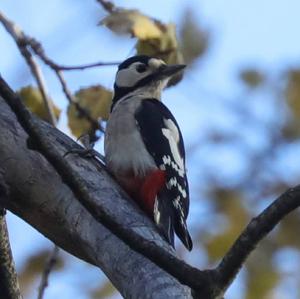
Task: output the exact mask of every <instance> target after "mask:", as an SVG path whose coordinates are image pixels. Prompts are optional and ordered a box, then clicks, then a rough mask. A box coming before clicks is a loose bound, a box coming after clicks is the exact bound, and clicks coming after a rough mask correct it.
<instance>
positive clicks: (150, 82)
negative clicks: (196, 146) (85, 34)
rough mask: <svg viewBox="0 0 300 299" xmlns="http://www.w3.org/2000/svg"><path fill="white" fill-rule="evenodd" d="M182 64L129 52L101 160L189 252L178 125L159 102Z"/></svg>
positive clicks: (119, 77)
mask: <svg viewBox="0 0 300 299" xmlns="http://www.w3.org/2000/svg"><path fill="white" fill-rule="evenodd" d="M184 67H185V66H184V65H166V64H165V63H164V62H163V61H162V60H160V59H156V58H151V57H148V56H134V57H131V58H129V59H127V60H125V61H124V62H123V63H121V64H120V65H119V68H118V72H117V74H116V80H115V85H114V97H113V101H112V106H111V113H110V117H109V120H108V122H107V126H106V134H105V143H104V150H105V161H106V165H107V167H108V169H109V170H110V172H111V173H112V174H113V175H114V177H115V178H116V180H117V181H118V182H119V184H120V185H121V186H122V187H123V188H124V189H125V191H127V193H128V194H129V195H130V196H131V197H132V198H133V199H134V200H135V201H136V202H137V203H138V204H139V205H140V207H141V208H142V209H143V210H144V211H145V212H146V213H147V214H148V215H149V216H150V217H151V219H153V220H154V222H155V223H156V224H157V226H158V227H159V230H160V231H161V232H162V234H163V235H164V236H165V237H166V239H167V240H168V242H169V243H170V244H171V245H172V246H173V247H174V231H175V232H176V234H177V235H178V237H179V238H180V239H181V241H182V242H183V244H184V245H185V247H186V248H187V249H188V250H191V249H192V246H193V243H192V239H191V237H190V235H189V232H188V229H187V225H186V218H187V215H188V212H189V188H188V182H187V177H186V169H185V151H184V144H183V139H182V135H181V132H180V129H179V127H178V124H177V122H176V120H175V118H174V116H173V115H172V113H171V112H170V111H169V109H168V108H167V107H166V106H165V105H164V104H163V103H162V102H161V101H160V97H161V91H162V89H163V88H164V87H165V86H166V85H167V83H168V80H169V79H170V78H171V77H172V76H173V75H174V74H176V73H178V72H179V71H181V70H182V69H183V68H184Z"/></svg>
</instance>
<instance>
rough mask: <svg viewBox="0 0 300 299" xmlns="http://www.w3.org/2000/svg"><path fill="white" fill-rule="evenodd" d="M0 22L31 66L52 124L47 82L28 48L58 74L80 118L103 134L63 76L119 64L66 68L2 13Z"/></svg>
mask: <svg viewBox="0 0 300 299" xmlns="http://www.w3.org/2000/svg"><path fill="white" fill-rule="evenodd" d="M0 22H2V24H3V25H4V27H5V28H6V30H7V31H8V32H9V33H10V35H11V36H12V37H13V39H14V40H15V42H16V43H17V45H18V47H19V49H20V51H21V53H22V55H23V56H24V58H25V59H26V61H27V63H28V65H29V66H30V69H31V71H32V73H33V75H34V77H35V79H36V81H37V84H38V87H39V89H40V91H41V93H42V95H43V99H44V102H45V107H46V109H47V111H48V113H49V119H50V120H51V123H52V124H54V125H55V124H56V119H55V115H54V110H53V106H52V102H51V101H50V100H48V97H47V92H46V90H47V89H46V85H45V80H44V78H43V75H42V72H41V70H40V68H39V66H38V64H37V63H36V62H35V60H34V57H32V54H31V52H30V51H29V50H28V47H30V49H31V50H32V51H33V52H34V53H35V54H36V55H37V56H38V57H39V58H40V59H41V60H42V61H43V62H44V63H45V64H46V65H48V66H49V67H50V68H51V69H52V70H53V71H54V72H55V74H56V76H57V78H58V80H59V82H60V84H61V86H62V89H63V92H64V94H65V96H66V98H67V99H68V101H69V103H70V104H72V105H75V108H76V110H77V111H78V112H79V114H80V116H82V117H84V118H85V119H87V120H88V121H89V122H90V123H91V127H92V130H93V131H97V130H99V131H101V132H103V128H102V126H101V123H100V121H98V120H96V119H94V118H93V117H92V116H91V115H90V113H89V111H88V110H87V109H85V108H83V107H82V106H81V105H80V104H79V103H78V102H77V101H76V99H75V98H74V96H73V95H72V93H71V91H70V90H69V88H68V86H67V83H66V81H65V79H64V76H63V74H62V71H71V70H84V69H87V68H93V67H98V66H111V65H117V64H119V63H118V62H96V63H91V64H86V65H80V66H65V65H60V64H57V63H55V62H54V61H53V60H52V59H50V58H49V57H48V56H47V55H46V54H45V51H44V49H43V47H42V45H41V43H40V42H39V41H37V40H36V39H34V38H32V37H30V36H28V35H27V34H25V33H24V32H23V31H22V30H21V29H20V28H19V27H18V26H17V25H16V24H15V23H14V22H12V21H11V20H9V19H8V18H7V17H6V16H5V15H4V14H3V13H1V12H0Z"/></svg>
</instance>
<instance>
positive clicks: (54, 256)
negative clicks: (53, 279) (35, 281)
mask: <svg viewBox="0 0 300 299" xmlns="http://www.w3.org/2000/svg"><path fill="white" fill-rule="evenodd" d="M58 253H59V248H58V247H57V246H54V247H53V250H52V252H51V254H50V255H49V258H48V261H47V263H46V265H45V268H44V271H43V274H42V278H41V283H40V286H39V291H38V297H37V298H38V299H42V298H43V296H44V293H45V289H46V288H47V286H48V284H49V281H48V280H49V275H50V273H51V271H52V269H53V267H54V266H55V264H56V260H57V256H58Z"/></svg>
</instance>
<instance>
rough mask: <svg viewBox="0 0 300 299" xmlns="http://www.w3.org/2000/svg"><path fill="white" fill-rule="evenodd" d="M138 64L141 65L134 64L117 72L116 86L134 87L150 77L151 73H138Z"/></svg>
mask: <svg viewBox="0 0 300 299" xmlns="http://www.w3.org/2000/svg"><path fill="white" fill-rule="evenodd" d="M138 64H140V63H133V64H132V65H131V66H130V67H129V68H126V69H123V70H120V71H118V72H117V75H116V84H117V86H118V87H133V86H134V85H135V84H136V83H137V82H138V81H140V80H141V79H143V78H145V77H147V76H148V75H149V73H150V72H149V71H146V72H144V73H139V72H137V70H136V66H137V65H138Z"/></svg>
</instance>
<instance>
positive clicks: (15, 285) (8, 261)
mask: <svg viewBox="0 0 300 299" xmlns="http://www.w3.org/2000/svg"><path fill="white" fill-rule="evenodd" d="M0 197H1V190H0ZM4 214H5V213H4V210H3V209H2V210H1V211H0V298H5V299H22V296H21V293H20V288H19V282H18V278H17V272H16V269H15V264H14V260H13V257H12V253H11V248H10V243H9V238H8V231H7V226H6V221H5V215H4Z"/></svg>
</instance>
